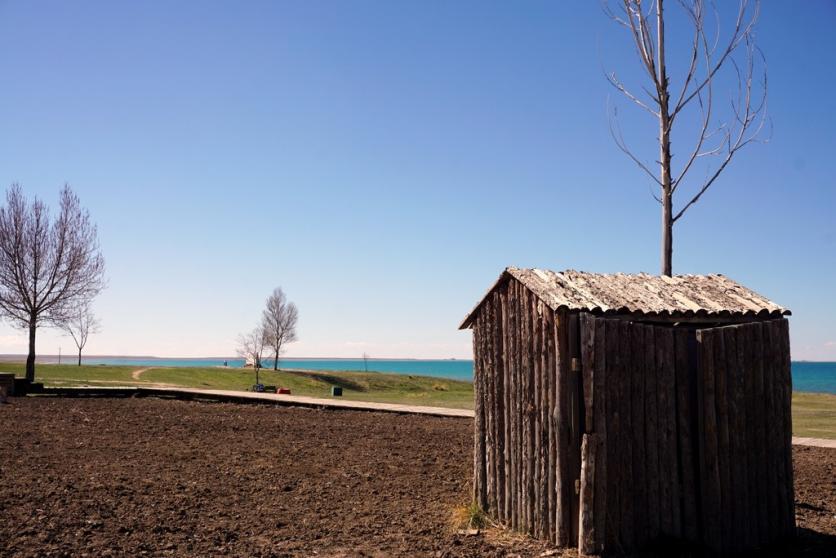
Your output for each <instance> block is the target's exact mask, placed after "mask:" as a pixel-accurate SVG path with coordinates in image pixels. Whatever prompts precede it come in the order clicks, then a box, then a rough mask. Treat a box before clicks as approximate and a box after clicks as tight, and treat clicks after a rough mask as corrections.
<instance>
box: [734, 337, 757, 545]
mask: <svg viewBox="0 0 836 558" xmlns="http://www.w3.org/2000/svg"><path fill="white" fill-rule="evenodd" d="M753 329H754V328H752V327H751V326H750V325H748V324H747V325H741V326H739V327H738V330H737V340H738V343H737V357H738V365H739V366H740V370H741V373H742V376H743V400H744V403H745V410H746V414H745V417H744V422H745V425H744V431H743V447H744V448H745V452H746V453H745V455H746V462H745V463H744V466H745V468H746V508H745V514H746V538H745V543H746V548H747V549H750V548H754V547H756V546H757V545H758V544H759V538H760V537H759V534H758V509H759V507H760V505H761V503H760V498H761V495H760V494H759V493H758V487H757V469H758V465H757V462H756V456H757V443H756V442H757V435H756V432H757V424H756V423H755V417H754V414H755V399H754V398H755V389H756V388H755V371H754V355H753V347H752V344H753V337H752V330H753Z"/></svg>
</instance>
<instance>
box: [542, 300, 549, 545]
mask: <svg viewBox="0 0 836 558" xmlns="http://www.w3.org/2000/svg"><path fill="white" fill-rule="evenodd" d="M541 309H542V313H541V316H540V386H541V389H540V432H539V434H540V483H541V490H542V495H543V499H542V502H541V504H540V517H541V518H542V527H541V530H540V537H541V538H543V539H546V540H548V538H549V536H550V533H551V515H550V514H549V502H550V501H551V495H550V494H549V478H550V477H551V469H550V468H549V451H550V450H549V422H550V420H549V389H550V387H549V386H550V383H551V382H549V356H548V355H549V342H548V340H549V337H550V336H549V334H548V331H549V327H548V313H549V311H550V310H549V308H548V306H546V305H542V306H541Z"/></svg>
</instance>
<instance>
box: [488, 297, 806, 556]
mask: <svg viewBox="0 0 836 558" xmlns="http://www.w3.org/2000/svg"><path fill="white" fill-rule="evenodd" d="M473 334H474V372H475V377H474V387H475V392H476V394H475V440H474V441H475V443H474V452H475V453H474V485H473V486H474V492H473V495H474V499H475V500H476V501H477V502H478V503H479V505H480V506H482V507H483V509H485V510H486V511H487V512H488V513H489V514H490V515H491V516H492V517H494V518H495V519H497V520H499V521H501V522H503V523H505V524H507V525H509V526H511V527H512V528H513V529H516V530H519V531H523V532H526V533H529V534H531V535H533V536H536V537H539V538H544V539H549V540H551V541H553V542H554V543H556V544H557V545H559V546H563V547H565V546H574V545H575V544H577V545H578V546H579V550H580V551H581V552H582V553H585V554H600V553H610V552H612V553H620V552H629V551H630V550H632V549H635V548H640V547H642V546H644V545H646V544H647V543H649V542H652V541H654V540H657V539H659V538H661V537H664V538H672V539H681V540H689V541H695V542H698V543H701V544H704V545H705V546H706V547H707V548H709V549H710V550H713V551H716V552H734V551H740V550H745V549H751V548H757V547H760V546H764V545H766V544H768V543H770V542H773V541H775V540H777V539H781V538H784V537H786V536H789V535H791V534H793V533H794V530H795V521H794V508H793V484H792V481H793V479H792V475H793V473H792V462H791V458H792V455H791V445H790V444H791V423H790V398H791V391H792V386H791V378H790V353H789V334H788V323H787V320H785V319H779V320H770V321H764V322H755V323H749V324H743V325H734V326H726V327H718V328H710V329H697V330H695V329H693V328H685V327H662V326H651V325H645V324H640V323H634V322H630V321H627V320H619V319H604V318H600V317H594V316H592V315H590V314H587V313H582V314H580V315H579V314H572V313H569V312H554V311H552V310H551V309H550V308H548V307H547V306H545V305H544V304H543V303H542V302H541V301H540V300H539V299H537V298H536V297H535V296H534V295H533V294H531V293H530V292H529V291H528V290H526V289H525V288H524V287H523V286H522V285H520V284H519V283H518V282H516V281H509V282H508V283H507V284H505V285H504V286H500V287H499V288H498V289H496V290H495V291H494V292H493V293H492V294H491V295H490V296H489V297H488V298H487V299H486V301H485V302H484V304H483V307H482V309H481V310H480V312H479V315H478V316H477V317H476V319H475V322H474V324H473ZM573 358H575V359H578V360H577V361H576V362H580V368H579V369H578V367H577V366H574V367H573V364H572V363H573V360H572V359H573ZM581 427H583V431H581ZM576 481H579V486H578V488H577V492H576V484H575V483H576Z"/></svg>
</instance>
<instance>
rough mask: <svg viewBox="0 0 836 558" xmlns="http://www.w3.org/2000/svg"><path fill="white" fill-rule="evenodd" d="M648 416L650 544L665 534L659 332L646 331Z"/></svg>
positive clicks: (647, 449)
mask: <svg viewBox="0 0 836 558" xmlns="http://www.w3.org/2000/svg"><path fill="white" fill-rule="evenodd" d="M644 348H645V369H644V374H645V378H644V388H645V389H644V413H645V446H644V447H645V452H644V455H645V471H646V474H645V481H646V487H647V490H646V496H647V540H649V541H653V540H655V539H657V538H658V537H659V533H660V530H661V517H660V505H661V504H660V499H659V494H660V493H659V486H660V481H659V428H658V413H657V408H658V405H657V402H658V399H657V398H658V394H659V390H658V388H657V385H658V382H657V370H656V368H657V367H656V328H655V327H652V326H645V327H644Z"/></svg>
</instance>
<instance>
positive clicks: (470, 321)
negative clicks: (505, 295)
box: [459, 266, 517, 329]
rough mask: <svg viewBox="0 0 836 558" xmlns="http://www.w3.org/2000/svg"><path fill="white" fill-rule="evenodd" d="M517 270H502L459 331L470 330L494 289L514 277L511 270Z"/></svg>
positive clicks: (507, 268) (466, 317)
mask: <svg viewBox="0 0 836 558" xmlns="http://www.w3.org/2000/svg"><path fill="white" fill-rule="evenodd" d="M516 269H517V268H515V267H510V266H509V267H506V268H505V269H504V270H502V273H500V274H499V277H498V278H497V280H496V281H494V282H493V285H491V287H490V288H489V289H488V290H487V291H486V292H485V294H484V295H483V296H482V298H480V299H479V302H477V303H476V306H474V307H473V309H472V310H471V311H470V312H468V313H467V315H466V316H465V317H464V320H462V323H461V324H459V329H468V328H470V326H471V325H472V324H473V320H475V319H476V314H477V313H478V312H479V309H480V308H482V305H483V304H484V303H485V301H486V300H487V299H488V295H490V294H491V293H492V292H493V291H494V289H496V288H497V287H498V286H499V285H500V284H502V282H503V281H505V280H506V279H507V278H508V277H511V276H512V274H511V270H516Z"/></svg>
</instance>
